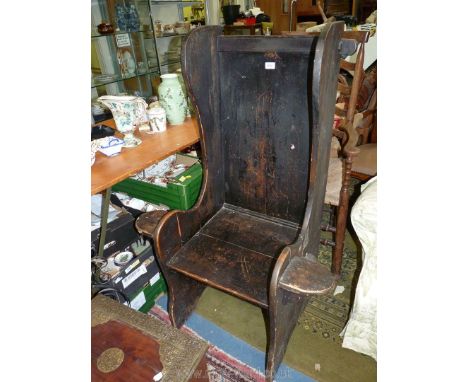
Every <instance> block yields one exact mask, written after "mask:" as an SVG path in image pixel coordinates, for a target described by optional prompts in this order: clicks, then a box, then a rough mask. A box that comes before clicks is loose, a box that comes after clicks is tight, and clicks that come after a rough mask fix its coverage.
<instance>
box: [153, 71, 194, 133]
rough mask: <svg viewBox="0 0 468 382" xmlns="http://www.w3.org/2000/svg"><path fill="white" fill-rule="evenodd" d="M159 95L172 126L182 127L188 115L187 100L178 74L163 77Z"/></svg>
mask: <svg viewBox="0 0 468 382" xmlns="http://www.w3.org/2000/svg"><path fill="white" fill-rule="evenodd" d="M161 79H162V83H161V85H159V89H158V94H159V101H160V103H161V106H162V107H163V108H164V110H165V111H166V117H167V120H168V122H169V123H170V124H171V125H180V124H181V123H183V122H184V121H185V116H186V114H187V100H186V99H185V95H184V92H183V90H182V86H181V85H180V82H179V79H178V77H177V74H175V73H169V74H163V75H162V76H161Z"/></svg>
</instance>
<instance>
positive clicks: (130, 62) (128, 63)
mask: <svg viewBox="0 0 468 382" xmlns="http://www.w3.org/2000/svg"><path fill="white" fill-rule="evenodd" d="M122 59H123V62H124V67H125V69H126V73H125V74H126V75H127V76H133V75H134V74H135V69H136V64H135V60H134V59H133V57H132V54H131V53H130V52H129V51H125V52H124V54H123V58H122Z"/></svg>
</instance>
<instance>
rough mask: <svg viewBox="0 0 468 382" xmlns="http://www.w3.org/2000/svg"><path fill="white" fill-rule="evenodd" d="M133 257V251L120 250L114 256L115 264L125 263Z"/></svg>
mask: <svg viewBox="0 0 468 382" xmlns="http://www.w3.org/2000/svg"><path fill="white" fill-rule="evenodd" d="M131 259H133V253H132V252H130V251H125V252H120V253H118V254H117V255H115V257H114V263H115V265H125V264H127V263H128V262H129V261H130V260H131Z"/></svg>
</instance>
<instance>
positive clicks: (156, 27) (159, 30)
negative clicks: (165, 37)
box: [154, 20, 163, 37]
mask: <svg viewBox="0 0 468 382" xmlns="http://www.w3.org/2000/svg"><path fill="white" fill-rule="evenodd" d="M162 31H163V28H162V23H161V20H156V21H155V22H154V34H155V36H156V37H161V36H162Z"/></svg>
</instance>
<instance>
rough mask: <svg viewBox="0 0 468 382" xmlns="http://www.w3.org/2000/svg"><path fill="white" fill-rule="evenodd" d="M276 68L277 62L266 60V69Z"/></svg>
mask: <svg viewBox="0 0 468 382" xmlns="http://www.w3.org/2000/svg"><path fill="white" fill-rule="evenodd" d="M275 68H276V62H265V69H270V70H271V69H275Z"/></svg>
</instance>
